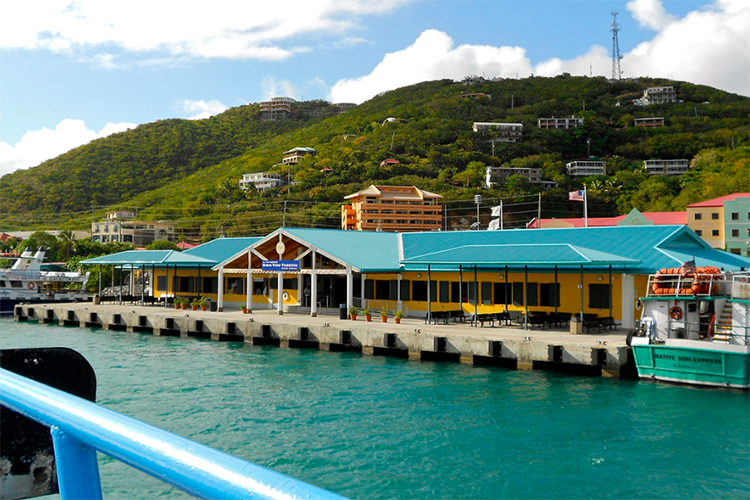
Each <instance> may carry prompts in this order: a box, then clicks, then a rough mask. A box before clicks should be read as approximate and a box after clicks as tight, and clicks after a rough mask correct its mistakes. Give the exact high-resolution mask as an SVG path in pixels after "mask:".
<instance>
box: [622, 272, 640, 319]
mask: <svg viewBox="0 0 750 500" xmlns="http://www.w3.org/2000/svg"><path fill="white" fill-rule="evenodd" d="M621 294H622V318H620V321H622V328H623V329H629V328H635V313H634V311H633V302H634V301H635V300H637V299H638V295H637V294H636V290H635V279H634V278H633V276H632V275H630V274H622V286H621Z"/></svg>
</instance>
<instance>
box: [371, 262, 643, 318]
mask: <svg viewBox="0 0 750 500" xmlns="http://www.w3.org/2000/svg"><path fill="white" fill-rule="evenodd" d="M417 274H419V275H421V276H420V277H417ZM367 278H368V279H373V280H375V281H378V280H384V281H387V280H391V279H396V278H395V276H394V275H368V277H367ZM599 278H601V281H599ZM403 279H404V280H410V281H426V280H427V273H426V272H421V273H416V272H407V273H404V276H403ZM430 279H431V281H435V282H438V283H439V282H440V281H450V282H456V283H458V281H459V273H458V272H433V273H431V277H430ZM477 280H478V282H479V292H480V297H479V299H480V300H479V305H478V311H479V313H490V312H500V311H504V310H505V307H506V306H505V304H504V303H501V304H495V303H494V301H495V300H496V299H495V297H494V292H495V290H494V288H495V287H494V283H505V275H504V273H501V272H496V271H493V272H479V273H478V275H477ZM608 280H609V275H608V273H607V272H606V271H605V272H597V273H585V274H584V313H586V314H597V315H598V316H609V311H610V310H609V308H604V309H599V308H590V307H589V285H591V284H598V285H606V284H607V283H608ZM621 281H622V279H621V276H620V275H618V274H614V273H613V275H612V299H611V300H612V315H613V316H614V317H615V318H620V317H621V316H622V285H621ZM469 282H471V283H472V284H473V282H474V273H473V271H466V272H464V273H463V288H462V290H463V291H464V293H466V294H467V296H468V286H469V285H468V283H469ZM486 282H489V283H493V286H492V297H491V298H490V300H492V302H493V303H491V304H483V303H482V302H484V300H485V299H486V297H482V294H481V292H482V283H486ZM507 282H508V283H509V284H512V283H524V273H523V272H511V273H509V275H508V280H507ZM528 282H529V283H537V304H540V303H541V302H542V297H541V285H542V284H554V283H555V275H554V272H550V273H532V272H530V273H529V275H528ZM557 282H558V283H559V284H560V305H559V306H558V308H557V310H558V311H559V312H565V313H580V311H581V304H580V297H581V292H580V289H579V288H578V285H579V284H580V282H581V276H580V273H562V272H558V277H557ZM377 286H378V284H377V283H376V284H375V287H376V289H377ZM472 286H473V285H472ZM644 286H645V285H644ZM437 292H438V293H437V300H435V301H433V302H432V304H431V308H432V310H433V311H447V310H457V309H458V308H459V307H462V308H463V310H464V311H466V312H468V313H473V312H474V302H473V301H471V302H463V303H462V304H460V303H458V302H440V301H439V299H440V289H439V285H438V291H437ZM524 294H525V292H524ZM410 299H411V300H408V301H403V309H404V310H406V311H427V301H426V300H425V301H417V300H413V288H412V291H411V294H410ZM367 305H368V306H369V308H370V309H372V310H373V311H376V310H379V309H380V308H381V307H383V306H386V307H388V308H389V309H395V308H396V305H397V303H396V301H395V300H367ZM508 309H509V310H518V311H523V309H524V308H523V305H513V304H512V303H511V304H509V305H508ZM529 310H531V311H540V312H554V311H555V306H554V305H551V306H542V305H536V306H531V305H530V306H529Z"/></svg>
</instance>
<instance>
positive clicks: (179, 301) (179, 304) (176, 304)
mask: <svg viewBox="0 0 750 500" xmlns="http://www.w3.org/2000/svg"><path fill="white" fill-rule="evenodd" d="M181 307H182V299H180V298H178V297H175V298H174V308H175V309H180V308H181Z"/></svg>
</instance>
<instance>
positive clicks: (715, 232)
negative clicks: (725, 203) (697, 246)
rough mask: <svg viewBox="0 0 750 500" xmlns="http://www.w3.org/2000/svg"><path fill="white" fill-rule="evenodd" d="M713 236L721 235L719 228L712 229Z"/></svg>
mask: <svg viewBox="0 0 750 500" xmlns="http://www.w3.org/2000/svg"><path fill="white" fill-rule="evenodd" d="M711 236H719V230H718V229H712V230H711Z"/></svg>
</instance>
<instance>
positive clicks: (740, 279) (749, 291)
mask: <svg viewBox="0 0 750 500" xmlns="http://www.w3.org/2000/svg"><path fill="white" fill-rule="evenodd" d="M732 298H733V299H737V300H750V273H739V274H735V275H734V276H732Z"/></svg>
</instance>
